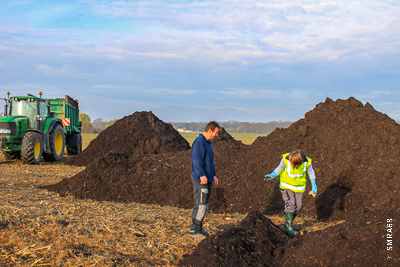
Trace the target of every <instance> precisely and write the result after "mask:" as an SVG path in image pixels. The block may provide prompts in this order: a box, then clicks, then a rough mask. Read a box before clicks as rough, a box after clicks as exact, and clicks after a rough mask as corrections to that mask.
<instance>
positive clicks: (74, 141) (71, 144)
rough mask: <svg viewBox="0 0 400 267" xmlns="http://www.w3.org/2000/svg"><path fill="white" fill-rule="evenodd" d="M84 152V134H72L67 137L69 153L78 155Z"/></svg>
mask: <svg viewBox="0 0 400 267" xmlns="http://www.w3.org/2000/svg"><path fill="white" fill-rule="evenodd" d="M81 152H82V135H81V134H80V133H76V134H72V135H70V136H68V138H67V154H68V155H76V154H79V153H81Z"/></svg>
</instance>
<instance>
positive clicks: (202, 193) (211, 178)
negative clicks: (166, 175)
mask: <svg viewBox="0 0 400 267" xmlns="http://www.w3.org/2000/svg"><path fill="white" fill-rule="evenodd" d="M220 128H221V127H220V126H219V124H218V123H217V122H215V121H211V122H209V123H208V124H207V125H206V127H205V129H204V132H203V133H202V134H200V135H199V136H198V137H197V138H196V139H195V140H194V142H193V144H192V151H191V160H192V175H191V176H192V184H193V193H194V207H193V211H192V223H191V225H190V231H189V235H190V236H192V237H195V238H205V237H206V236H207V234H208V231H209V229H203V221H204V218H205V217H206V214H207V210H208V203H209V198H210V193H211V185H217V184H218V179H217V176H215V165H214V152H213V149H212V146H211V140H212V139H213V138H214V137H215V136H218V132H219V129H220Z"/></svg>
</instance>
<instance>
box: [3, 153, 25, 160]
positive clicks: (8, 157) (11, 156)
mask: <svg viewBox="0 0 400 267" xmlns="http://www.w3.org/2000/svg"><path fill="white" fill-rule="evenodd" d="M2 152H3V157H4V159H5V160H7V161H10V160H13V159H19V158H20V157H21V154H20V153H19V152H7V151H2Z"/></svg>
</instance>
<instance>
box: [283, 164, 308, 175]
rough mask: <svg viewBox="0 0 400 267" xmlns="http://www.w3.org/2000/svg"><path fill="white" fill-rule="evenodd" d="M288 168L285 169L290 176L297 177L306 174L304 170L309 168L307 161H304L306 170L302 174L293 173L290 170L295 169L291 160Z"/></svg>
mask: <svg viewBox="0 0 400 267" xmlns="http://www.w3.org/2000/svg"><path fill="white" fill-rule="evenodd" d="M287 165H288V166H287V168H285V171H286V172H287V174H288V175H289V177H290V178H296V177H302V176H303V175H304V172H305V171H306V170H307V163H306V162H304V170H303V173H302V174H291V173H290V170H293V168H292V165H291V164H290V161H288V164H287Z"/></svg>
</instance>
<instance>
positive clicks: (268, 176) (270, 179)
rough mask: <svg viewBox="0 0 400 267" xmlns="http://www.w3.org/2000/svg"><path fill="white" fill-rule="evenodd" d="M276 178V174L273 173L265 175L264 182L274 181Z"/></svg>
mask: <svg viewBox="0 0 400 267" xmlns="http://www.w3.org/2000/svg"><path fill="white" fill-rule="evenodd" d="M275 177H276V173H275V172H272V173H270V174H267V175H265V178H264V181H272V179H274V178H275Z"/></svg>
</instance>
